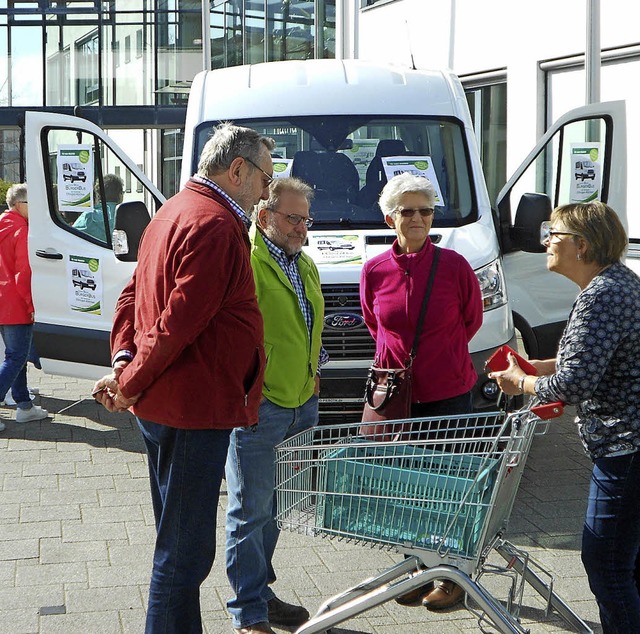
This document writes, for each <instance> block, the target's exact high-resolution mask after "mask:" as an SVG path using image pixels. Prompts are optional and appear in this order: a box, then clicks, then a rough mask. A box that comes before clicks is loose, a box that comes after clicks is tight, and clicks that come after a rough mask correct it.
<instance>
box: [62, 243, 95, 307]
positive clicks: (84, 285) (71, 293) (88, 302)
mask: <svg viewBox="0 0 640 634" xmlns="http://www.w3.org/2000/svg"><path fill="white" fill-rule="evenodd" d="M67 289H68V298H69V308H71V310H74V311H77V312H79V313H85V314H87V315H101V314H102V269H101V268H100V260H99V258H92V257H87V256H84V255H70V256H69V260H68V261H67Z"/></svg>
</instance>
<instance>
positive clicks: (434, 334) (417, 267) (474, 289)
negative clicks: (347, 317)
mask: <svg viewBox="0 0 640 634" xmlns="http://www.w3.org/2000/svg"><path fill="white" fill-rule="evenodd" d="M435 203H436V191H435V188H434V187H433V185H432V184H431V182H430V181H429V180H428V179H427V178H424V177H422V176H414V175H412V174H409V173H404V174H400V175H398V176H394V177H393V178H391V179H390V180H389V182H388V183H387V184H386V185H385V187H384V189H383V190H382V193H381V194H380V208H381V210H382V213H383V214H384V218H385V222H386V223H387V224H388V225H389V227H391V228H392V229H394V230H395V232H396V234H397V240H396V241H395V242H394V243H393V245H392V246H391V249H389V250H388V251H385V252H384V253H381V254H380V255H378V256H376V257H374V258H371V260H369V261H368V262H366V264H365V265H364V267H363V269H362V277H361V284H360V303H361V305H362V314H363V317H364V320H365V323H366V324H367V327H368V328H369V331H370V332H371V336H372V337H373V338H374V340H375V342H376V365H378V366H379V367H383V368H401V367H403V366H404V365H405V363H406V362H407V359H408V358H409V354H410V351H411V346H412V344H413V339H414V337H415V333H416V324H417V322H418V317H419V314H420V308H421V305H422V300H423V298H424V295H425V290H426V287H427V281H428V278H429V273H430V272H431V267H432V264H433V258H434V255H435V252H436V246H435V245H434V244H433V243H432V242H431V240H430V239H429V230H430V229H431V223H432V221H433V214H434V209H435V206H436V205H435ZM439 248H440V247H439ZM481 325H482V295H481V292H480V285H479V284H478V279H477V277H476V275H475V273H474V272H473V269H472V268H471V266H470V265H469V263H468V262H467V261H466V260H465V259H464V257H463V256H461V255H460V254H459V253H456V252H455V251H452V250H451V249H443V248H440V259H439V262H438V264H437V269H436V275H435V278H434V283H433V288H432V292H431V296H430V298H429V303H428V305H427V312H426V315H425V320H424V325H423V328H422V331H421V333H420V340H419V344H418V349H417V353H416V357H415V359H414V360H413V372H412V384H411V385H412V390H411V397H412V403H411V417H412V418H424V417H429V416H446V415H449V414H468V413H471V411H472V409H473V405H472V396H471V390H472V388H473V386H474V385H475V383H476V381H477V379H478V375H477V374H476V371H475V369H474V367H473V362H472V360H471V355H470V353H469V341H471V338H472V337H473V335H475V334H476V332H478V330H479V329H480V326H481ZM463 597H464V592H463V590H462V588H461V587H460V586H458V585H456V584H454V583H453V582H452V581H449V580H440V581H437V582H436V583H435V584H428V585H427V586H424V587H422V588H418V589H417V590H414V591H412V592H410V593H408V594H407V595H403V596H402V597H400V598H399V599H397V601H398V603H401V604H412V603H417V602H418V601H421V602H422V604H423V605H424V606H425V607H427V608H429V609H430V610H438V609H443V608H448V607H451V606H452V605H455V604H456V603H458V602H459V601H460V600H462V598H463Z"/></svg>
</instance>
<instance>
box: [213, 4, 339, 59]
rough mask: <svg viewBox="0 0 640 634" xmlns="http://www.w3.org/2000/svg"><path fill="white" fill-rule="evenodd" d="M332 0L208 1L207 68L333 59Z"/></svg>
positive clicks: (334, 10)
mask: <svg viewBox="0 0 640 634" xmlns="http://www.w3.org/2000/svg"><path fill="white" fill-rule="evenodd" d="M335 15H336V3H335V0H324V1H318V0H315V2H314V1H310V0H226V1H223V2H221V1H220V0H218V1H216V0H213V1H212V2H211V11H210V14H209V17H210V21H209V25H210V41H211V67H212V68H225V67H227V66H235V65H237V64H243V63H250V64H256V63H259V62H273V61H280V60H286V59H314V58H331V57H335V28H336V20H335Z"/></svg>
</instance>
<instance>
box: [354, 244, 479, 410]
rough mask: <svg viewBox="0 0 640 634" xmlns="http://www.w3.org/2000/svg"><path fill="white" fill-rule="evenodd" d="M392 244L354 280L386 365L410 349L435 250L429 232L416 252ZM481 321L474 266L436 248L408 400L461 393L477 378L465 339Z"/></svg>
mask: <svg viewBox="0 0 640 634" xmlns="http://www.w3.org/2000/svg"><path fill="white" fill-rule="evenodd" d="M397 244H398V243H397V241H396V242H394V244H393V246H392V247H391V249H390V250H389V251H385V252H384V253H381V254H380V255H378V256H376V257H374V258H372V259H371V260H369V261H368V262H366V263H365V265H364V267H363V269H362V279H361V284H360V303H361V304H362V313H363V316H364V320H365V323H366V324H367V327H368V328H369V331H370V332H371V335H372V337H373V338H374V340H375V342H376V358H377V359H378V362H379V364H380V366H381V367H387V368H401V367H402V366H403V365H404V362H405V361H406V360H407V359H408V357H409V353H410V352H411V346H412V344H413V338H414V337H415V333H416V327H417V323H418V317H419V314H420V307H421V305H422V300H423V298H424V293H425V290H426V288H427V279H428V277H429V272H430V270H431V263H432V262H433V255H434V253H435V247H434V245H433V244H432V243H431V240H427V241H426V243H425V246H424V247H423V248H422V250H421V251H419V252H418V253H407V254H398V252H397ZM481 324H482V295H481V293H480V285H479V284H478V279H477V277H476V275H475V273H474V272H473V269H472V268H471V266H469V263H468V262H467V261H466V260H465V259H464V258H463V257H462V256H461V255H459V254H458V253H456V252H455V251H452V250H451V249H441V253H440V260H439V262H438V268H437V271H436V277H435V280H434V282H433V288H432V290H431V297H430V299H429V304H428V305H427V313H426V315H425V319H424V324H423V326H422V333H421V336H420V342H419V345H418V353H417V355H416V358H415V360H414V362H413V384H412V401H413V402H414V403H431V402H433V401H440V400H442V399H446V398H453V397H454V396H460V395H461V394H464V393H466V392H468V391H469V390H470V389H471V388H472V387H473V386H474V385H475V382H476V381H477V379H478V375H477V374H476V371H475V369H474V367H473V362H472V360H471V355H470V354H469V345H468V344H469V341H470V340H471V338H472V337H473V335H474V334H475V333H476V332H477V331H478V329H479V328H480V326H481Z"/></svg>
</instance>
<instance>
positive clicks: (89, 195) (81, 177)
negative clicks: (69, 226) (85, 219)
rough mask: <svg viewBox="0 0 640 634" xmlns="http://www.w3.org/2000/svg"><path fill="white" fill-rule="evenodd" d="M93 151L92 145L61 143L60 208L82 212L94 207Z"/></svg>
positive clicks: (59, 147)
mask: <svg viewBox="0 0 640 634" xmlns="http://www.w3.org/2000/svg"><path fill="white" fill-rule="evenodd" d="M92 157H93V152H92V150H91V146H90V145H60V146H58V155H57V157H56V166H57V168H58V182H57V187H58V209H59V210H60V211H75V212H82V211H86V210H88V209H93V158H92Z"/></svg>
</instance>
